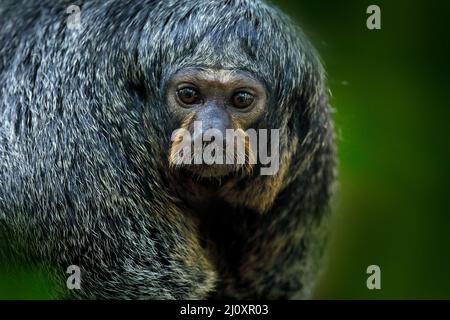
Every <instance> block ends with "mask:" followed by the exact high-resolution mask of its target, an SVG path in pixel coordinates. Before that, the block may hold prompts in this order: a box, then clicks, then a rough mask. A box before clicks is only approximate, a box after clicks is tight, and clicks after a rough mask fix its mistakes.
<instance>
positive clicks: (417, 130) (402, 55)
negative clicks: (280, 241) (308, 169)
mask: <svg viewBox="0 0 450 320" xmlns="http://www.w3.org/2000/svg"><path fill="white" fill-rule="evenodd" d="M273 2H274V3H276V4H277V5H278V6H279V7H281V8H282V9H283V10H284V11H286V12H287V13H288V14H290V15H291V16H292V17H293V18H294V19H295V20H296V21H298V22H299V23H300V25H302V27H303V28H304V30H305V32H306V34H307V35H308V36H309V37H310V39H311V40H312V42H313V43H314V44H315V46H316V48H317V49H318V51H319V52H320V54H321V56H322V59H323V61H324V63H325V66H326V70H327V72H328V83H329V86H330V89H331V93H332V98H331V103H332V105H333V107H334V108H335V109H336V113H335V114H334V119H335V122H336V132H337V137H338V144H339V161H340V163H339V192H338V194H337V197H336V201H335V215H334V221H333V233H332V236H331V240H330V245H329V255H328V262H327V266H326V270H325V272H324V275H323V277H322V278H321V280H320V282H319V284H318V287H317V289H316V293H315V298H319V299H444V298H446V299H450V248H449V246H450V202H449V199H450V193H449V191H450V150H449V144H448V139H449V138H450V129H449V124H448V122H449V121H450V105H449V103H448V101H447V100H446V97H447V95H448V93H449V92H450V85H449V77H450V64H449V63H448V62H447V60H448V59H449V56H450V55H449V52H450V50H449V39H450V37H449V34H448V32H447V31H448V30H447V29H448V28H447V21H448V19H449V18H450V2H445V1H425V0H422V1H418V0H415V1H407V0H400V1H398V0H397V1H392V0H391V1H364V0H360V1H359V0H353V1H349V0H347V1H325V0H303V1H293V0H290V1H282V0H279V1H273ZM371 4H377V5H378V6H380V7H381V14H382V16H381V18H382V29H381V30H375V31H370V30H368V29H367V28H366V19H367V17H368V15H367V14H366V9H367V7H368V6H369V5H371ZM372 264H375V265H378V266H380V268H381V290H368V289H367V287H366V279H367V277H368V275H367V274H366V268H367V267H368V266H369V265H372ZM52 288H53V284H51V283H50V282H49V281H48V279H47V278H46V275H45V273H44V272H41V271H39V270H28V269H27V268H25V267H24V268H23V269H17V268H16V267H14V268H11V267H7V266H1V267H0V299H1V298H3V299H5V298H26V299H33V298H41V299H45V298H51V297H52V293H53V289H52Z"/></svg>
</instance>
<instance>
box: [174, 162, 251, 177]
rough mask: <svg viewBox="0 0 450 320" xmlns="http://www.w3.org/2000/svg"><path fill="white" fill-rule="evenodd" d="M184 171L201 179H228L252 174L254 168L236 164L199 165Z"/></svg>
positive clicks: (184, 167)
mask: <svg viewBox="0 0 450 320" xmlns="http://www.w3.org/2000/svg"><path fill="white" fill-rule="evenodd" d="M181 170H184V171H186V172H188V173H190V174H191V175H193V176H194V177H197V178H200V179H221V180H223V179H227V178H231V177H235V176H244V175H247V174H250V172H251V170H252V167H251V166H245V165H234V164H211V165H207V164H199V165H186V166H182V167H181Z"/></svg>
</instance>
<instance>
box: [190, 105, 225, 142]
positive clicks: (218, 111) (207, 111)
mask: <svg viewBox="0 0 450 320" xmlns="http://www.w3.org/2000/svg"><path fill="white" fill-rule="evenodd" d="M194 126H195V127H196V128H194V129H196V130H194V132H195V131H197V132H196V135H197V134H201V135H202V136H203V135H204V134H205V133H208V132H209V133H210V134H211V133H212V131H214V132H213V134H215V133H219V132H220V134H221V135H222V137H223V139H225V137H226V130H227V129H230V128H231V119H230V116H229V114H228V112H227V111H226V110H224V109H223V108H220V107H217V106H207V107H205V108H204V109H202V110H199V111H198V112H197V113H196V115H195V117H194ZM215 135H216V134H215Z"/></svg>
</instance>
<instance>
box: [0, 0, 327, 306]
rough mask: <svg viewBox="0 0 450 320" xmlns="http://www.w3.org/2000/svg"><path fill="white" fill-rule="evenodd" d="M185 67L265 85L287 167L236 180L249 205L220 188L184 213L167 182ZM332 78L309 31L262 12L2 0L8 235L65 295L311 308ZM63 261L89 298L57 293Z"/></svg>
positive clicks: (2, 204)
mask: <svg viewBox="0 0 450 320" xmlns="http://www.w3.org/2000/svg"><path fill="white" fill-rule="evenodd" d="M72 4H75V5H78V6H79V7H80V8H81V26H80V28H78V29H76V28H75V29H72V28H68V27H67V23H66V19H67V17H68V15H67V13H66V9H67V7H68V6H69V5H72ZM190 66H201V67H205V66H206V67H210V68H223V69H232V70H233V69H240V70H245V71H247V72H250V73H251V74H254V75H255V76H256V77H258V78H259V79H262V81H264V83H265V85H266V87H267V91H268V95H269V98H270V99H269V103H268V106H267V112H266V114H265V116H264V117H263V118H262V119H261V120H260V121H259V122H258V123H257V125H256V128H279V129H280V137H281V141H280V162H281V164H280V167H281V168H280V172H279V173H278V175H277V176H275V177H266V176H260V175H258V172H257V170H255V172H254V173H253V175H250V176H247V177H236V178H235V180H234V181H231V182H230V183H231V184H227V188H230V190H227V192H228V193H227V194H228V195H230V194H231V195H233V194H237V195H240V194H241V195H245V196H243V197H241V198H242V199H241V198H240V197H239V196H236V197H232V196H228V197H225V196H223V197H221V196H218V195H220V194H221V192H222V191H223V190H221V188H224V186H223V185H222V184H221V182H217V183H215V184H214V183H213V184H211V185H210V187H208V188H209V189H211V190H212V189H214V188H215V189H214V190H216V191H217V192H216V193H215V196H214V198H206V197H205V199H204V202H203V203H202V205H201V206H199V205H198V203H195V204H192V203H189V201H186V200H185V199H186V198H185V197H184V196H183V195H181V194H180V190H179V189H177V186H178V185H181V184H182V182H180V181H179V179H181V178H179V177H178V176H177V175H175V174H172V172H171V170H169V166H168V160H167V155H168V150H169V148H170V143H171V141H170V138H171V134H172V132H173V130H175V129H176V128H178V127H179V126H180V123H178V122H177V121H176V120H175V119H174V117H173V115H172V114H171V112H170V111H169V110H168V108H167V107H166V101H165V92H164V91H165V88H166V82H167V79H168V78H169V77H170V75H172V74H173V73H174V72H176V71H177V70H179V69H181V68H185V67H190ZM324 81H325V80H324V71H323V69H322V67H321V64H320V61H319V59H318V58H317V54H316V53H315V51H314V50H313V49H312V47H311V45H310V44H309V43H308V41H307V40H306V39H305V37H304V36H303V35H302V33H301V31H300V30H299V29H298V28H297V27H295V26H294V25H293V24H292V22H291V21H290V20H289V19H288V18H286V16H285V15H284V14H282V13H281V12H279V11H278V10H277V9H274V8H273V7H271V6H270V5H268V4H266V3H265V2H260V1H256V0H197V1H193V0H167V1H155V0H132V1H119V0H104V1H100V0H85V1H74V2H69V1H64V0H41V1H29V0H2V1H1V3H0V230H1V232H2V237H3V238H2V239H3V240H4V241H6V242H7V243H8V246H9V247H10V250H11V251H12V252H14V254H15V255H17V256H20V257H23V258H25V259H26V261H27V262H29V263H36V264H39V265H44V266H46V267H48V268H49V270H52V271H51V272H52V273H53V274H54V275H55V277H56V279H57V281H58V283H60V284H61V294H62V297H74V298H88V299H90V298H97V299H98V298H100V299H102V298H103V299H108V298H119V299H202V298H231V299H248V298H252V299H255V298H267V299H279V298H308V297H310V294H311V289H312V287H313V285H314V280H315V279H316V276H317V272H318V270H319V268H320V266H321V261H322V260H321V256H322V251H323V250H322V249H323V243H324V234H325V232H323V231H324V230H325V227H324V225H326V220H327V219H326V216H327V215H326V214H325V212H326V211H327V210H326V208H327V203H328V200H329V197H330V185H331V184H332V182H333V179H334V166H335V160H334V154H335V151H334V140H333V126H332V123H331V120H330V114H329V113H330V112H329V106H328V103H327V88H326V86H325V84H324ZM200 183H202V182H199V184H200ZM230 185H231V186H232V187H230ZM267 190H269V191H270V194H268V195H261V194H263V193H264V192H265V191H267ZM189 192H190V190H189V189H186V190H185V193H189ZM258 197H261V199H260V198H258ZM244 198H245V199H244ZM253 200H255V201H253ZM252 201H253V202H252ZM252 203H253V204H252ZM254 203H256V204H254ZM261 203H264V204H267V205H265V206H264V207H263V206H262V205H261V206H258V204H261ZM70 265H77V266H79V267H80V268H81V272H82V283H81V290H73V291H69V290H67V289H66V288H65V278H66V277H67V276H68V275H67V274H66V273H65V271H66V268H67V267H68V266H70Z"/></svg>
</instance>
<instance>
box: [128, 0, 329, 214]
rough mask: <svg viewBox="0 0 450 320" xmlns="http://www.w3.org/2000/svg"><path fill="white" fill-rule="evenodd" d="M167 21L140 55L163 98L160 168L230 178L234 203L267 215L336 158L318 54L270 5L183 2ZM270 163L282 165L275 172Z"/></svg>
mask: <svg viewBox="0 0 450 320" xmlns="http://www.w3.org/2000/svg"><path fill="white" fill-rule="evenodd" d="M173 12H176V13H177V14H172V13H173ZM160 15H161V17H159V19H157V21H156V22H155V21H153V24H154V25H152V27H151V28H150V27H145V26H144V27H143V28H142V32H141V34H140V39H141V40H140V41H141V42H140V45H139V46H138V52H137V54H136V57H137V62H138V64H139V66H138V67H139V68H138V69H139V70H142V71H143V73H142V75H141V78H142V79H143V81H142V82H144V83H145V84H152V85H153V87H150V88H148V89H147V90H148V91H150V93H149V94H148V96H152V97H156V100H155V101H153V102H152V104H153V107H152V108H153V109H152V110H154V111H153V112H152V114H151V115H150V116H149V117H152V118H153V119H150V120H149V122H150V125H151V126H155V127H157V128H154V130H153V131H152V132H150V133H149V136H155V135H156V138H154V139H153V140H154V141H152V146H149V148H151V149H153V150H154V151H153V153H155V152H156V151H155V149H157V148H160V149H158V150H161V151H160V152H161V154H163V155H164V161H163V162H162V163H164V164H165V165H166V167H165V168H164V167H162V168H161V169H160V171H161V172H164V173H165V174H167V175H171V174H174V175H178V174H183V176H184V177H185V176H190V177H191V178H194V179H193V180H194V181H204V180H214V181H220V185H219V189H220V190H218V192H220V193H221V194H222V195H223V196H224V197H228V198H231V197H232V198H233V199H234V200H233V203H235V204H236V203H237V204H239V205H240V204H244V205H246V206H248V207H253V208H256V209H257V210H258V211H265V210H267V209H268V208H269V207H270V205H271V204H272V203H273V201H274V199H275V198H276V197H277V195H278V193H279V191H280V190H281V189H282V188H283V187H284V186H286V185H288V184H289V183H290V182H292V181H293V180H295V179H298V178H299V176H300V175H301V174H302V172H303V171H305V170H307V169H308V168H309V166H310V165H311V163H312V161H313V159H315V157H316V156H318V154H319V153H321V152H322V150H323V149H327V150H326V151H325V150H323V153H324V154H326V153H330V154H331V153H332V152H333V151H331V149H332V148H333V133H332V131H333V130H332V124H331V119H330V117H329V109H328V103H327V88H326V85H325V76H324V71H323V68H322V65H321V63H320V60H319V58H318V55H317V53H316V52H315V50H314V48H313V47H312V46H311V45H310V43H309V42H308V40H307V39H306V37H305V36H304V35H303V33H302V31H301V30H300V28H298V27H296V26H295V24H293V23H292V21H290V19H289V18H288V17H286V16H285V15H284V14H283V13H282V12H280V11H279V10H277V9H276V8H274V7H272V6H270V5H268V4H266V3H265V2H264V1H254V0H243V1H237V0H234V1H200V2H195V3H194V2H192V1H175V2H174V3H173V6H171V7H170V11H169V10H161V12H160ZM154 30H158V32H155V31H154ZM142 39H145V41H144V40H142ZM263 130H266V132H265V134H261V133H262V131H263ZM274 130H276V135H273V134H272V131H274ZM155 132H156V134H155ZM255 134H256V136H257V138H256V139H252V137H253V136H254V135H255ZM263 136H264V137H266V139H262V138H264V137H263ZM274 137H275V138H277V139H274ZM158 139H159V140H158ZM274 140H277V141H274ZM155 145H156V146H155ZM239 146H241V148H239ZM261 148H265V149H266V150H265V151H266V152H261V150H260V149H261ZM158 153H159V152H158ZM269 153H270V156H268V154H269ZM264 154H265V156H264ZM205 155H209V156H206V157H205ZM211 158H212V159H211ZM267 158H271V159H270V160H271V161H273V162H276V163H277V165H276V166H274V167H275V168H274V170H273V171H272V172H271V173H270V174H267V173H265V172H264V169H265V167H267V161H265V160H267ZM330 158H331V156H330ZM269 166H270V164H269ZM325 167H326V166H324V168H325ZM330 167H331V166H330ZM326 168H327V169H326V170H328V167H326ZM288 173H289V174H288ZM174 181H179V180H176V179H174ZM174 184H176V183H173V184H171V185H174ZM239 199H240V200H239Z"/></svg>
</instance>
